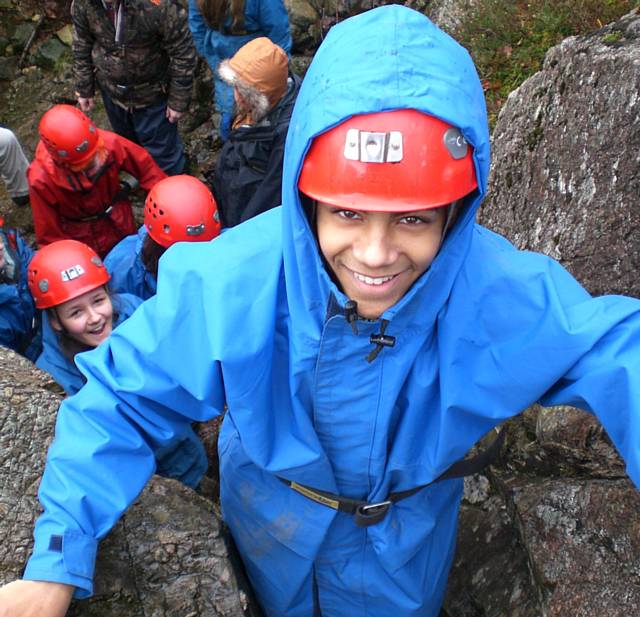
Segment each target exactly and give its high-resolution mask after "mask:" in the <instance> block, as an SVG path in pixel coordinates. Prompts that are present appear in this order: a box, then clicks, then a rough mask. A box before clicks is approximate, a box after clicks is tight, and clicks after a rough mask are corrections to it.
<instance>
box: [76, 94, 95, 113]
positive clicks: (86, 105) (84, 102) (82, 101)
mask: <svg viewBox="0 0 640 617" xmlns="http://www.w3.org/2000/svg"><path fill="white" fill-rule="evenodd" d="M78 105H80V110H81V111H82V112H83V113H85V114H88V113H89V112H90V111H91V110H92V109H93V97H92V96H89V97H86V98H85V97H84V96H79V97H78Z"/></svg>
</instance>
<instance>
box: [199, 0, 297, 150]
mask: <svg viewBox="0 0 640 617" xmlns="http://www.w3.org/2000/svg"><path fill="white" fill-rule="evenodd" d="M189 27H190V28H191V34H192V35H193V41H194V43H195V45H196V49H197V50H198V53H199V54H200V55H201V56H202V57H203V58H204V59H205V60H206V61H207V62H208V64H209V66H210V67H211V72H212V73H213V84H214V97H213V98H214V105H215V108H216V111H217V112H218V113H219V114H220V126H219V129H218V130H219V132H220V137H221V138H222V139H223V140H226V139H227V137H228V136H229V132H230V131H231V123H232V122H233V116H234V113H233V104H234V103H233V88H232V87H231V86H229V85H228V84H226V83H225V82H224V81H223V80H222V79H221V78H220V76H219V75H218V71H217V68H218V64H220V62H221V61H222V60H224V59H225V58H231V56H233V55H234V54H235V53H236V52H237V51H238V50H239V49H240V48H241V47H242V46H243V45H244V44H245V43H248V42H249V41H251V40H252V39H255V38H257V37H259V36H266V37H267V38H269V39H271V40H272V41H273V42H274V43H275V44H276V45H279V46H280V47H282V49H284V50H285V51H286V52H287V54H288V53H289V52H290V51H291V29H290V27H289V15H288V14H287V9H286V7H285V5H284V2H283V0H241V1H234V2H229V1H228V0H189Z"/></svg>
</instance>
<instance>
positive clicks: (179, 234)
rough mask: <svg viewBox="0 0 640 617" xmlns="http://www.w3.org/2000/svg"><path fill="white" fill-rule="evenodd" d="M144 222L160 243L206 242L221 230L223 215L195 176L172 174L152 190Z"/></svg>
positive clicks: (146, 206)
mask: <svg viewBox="0 0 640 617" xmlns="http://www.w3.org/2000/svg"><path fill="white" fill-rule="evenodd" d="M144 224H145V227H146V228H147V231H148V232H149V235H150V236H151V238H152V239H153V240H155V241H156V242H157V243H158V244H160V245H161V246H164V247H169V246H171V245H172V244H174V243H175V242H207V241H208V240H213V238H215V237H216V236H218V235H219V234H220V217H219V216H218V208H217V207H216V202H215V200H214V199H213V195H212V194H211V191H210V190H209V189H208V188H207V186H206V185H205V184H204V183H203V182H200V180H198V179H197V178H194V177H193V176H187V175H182V176H169V177H168V178H164V180H160V182H158V183H156V184H155V185H154V187H153V188H152V189H151V190H150V191H149V194H148V195H147V200H146V202H145V204H144Z"/></svg>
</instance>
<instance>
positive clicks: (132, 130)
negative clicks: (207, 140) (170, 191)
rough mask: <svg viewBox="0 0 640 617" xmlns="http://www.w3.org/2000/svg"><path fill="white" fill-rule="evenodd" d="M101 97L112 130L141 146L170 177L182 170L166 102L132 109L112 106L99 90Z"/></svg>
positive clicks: (179, 148)
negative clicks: (167, 115)
mask: <svg viewBox="0 0 640 617" xmlns="http://www.w3.org/2000/svg"><path fill="white" fill-rule="evenodd" d="M102 99H103V101H104V107H105V110H106V112H107V116H108V117H109V122H110V123H111V126H112V127H113V130H114V131H115V132H116V133H118V134H119V135H122V136H123V137H126V138H127V139H130V140H131V141H133V142H135V143H137V144H139V145H141V146H143V147H144V148H146V150H147V151H148V152H149V154H150V155H151V156H152V157H153V159H154V160H155V162H156V163H157V164H158V165H159V166H160V167H161V168H162V169H163V170H164V172H165V173H167V174H168V175H170V176H173V175H176V174H181V173H182V172H183V171H184V167H185V164H186V160H185V157H184V146H183V144H182V139H181V138H180V134H179V133H178V125H177V124H175V123H171V122H169V120H167V117H166V110H167V102H166V101H161V102H160V103H156V104H154V105H149V106H148V107H141V108H140V109H134V110H133V111H132V112H130V111H127V110H126V109H123V108H122V107H120V106H119V105H116V104H115V103H114V102H113V101H112V100H111V99H110V98H109V96H108V95H107V94H106V93H105V92H103V93H102Z"/></svg>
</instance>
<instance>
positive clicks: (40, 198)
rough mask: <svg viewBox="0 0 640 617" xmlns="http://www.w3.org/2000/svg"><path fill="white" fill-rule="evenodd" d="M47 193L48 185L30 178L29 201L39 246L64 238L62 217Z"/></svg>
mask: <svg viewBox="0 0 640 617" xmlns="http://www.w3.org/2000/svg"><path fill="white" fill-rule="evenodd" d="M49 198H50V196H49V195H47V191H46V187H44V186H41V185H40V184H39V183H37V182H33V181H32V180H31V177H30V178H29V201H30V202H31V212H32V213H33V225H34V227H35V232H36V242H37V244H38V246H39V247H43V246H45V245H47V244H51V243H52V242H55V241H56V240H64V239H65V238H66V237H67V236H66V235H65V234H64V232H63V230H62V226H61V221H60V217H59V216H58V213H57V212H56V210H55V208H54V207H53V204H52V203H51V202H50V199H49Z"/></svg>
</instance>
